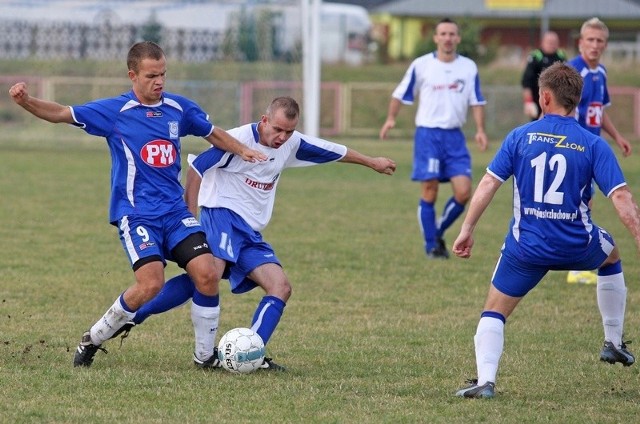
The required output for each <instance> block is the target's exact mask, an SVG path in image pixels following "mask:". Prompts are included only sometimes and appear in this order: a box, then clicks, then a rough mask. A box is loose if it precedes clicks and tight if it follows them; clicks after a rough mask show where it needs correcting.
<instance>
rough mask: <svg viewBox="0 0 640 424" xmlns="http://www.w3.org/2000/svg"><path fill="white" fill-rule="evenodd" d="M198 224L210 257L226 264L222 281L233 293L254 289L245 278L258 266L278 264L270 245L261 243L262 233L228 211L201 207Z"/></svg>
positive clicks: (255, 285)
mask: <svg viewBox="0 0 640 424" xmlns="http://www.w3.org/2000/svg"><path fill="white" fill-rule="evenodd" d="M200 222H202V227H203V228H204V230H205V233H206V234H207V241H208V242H209V246H210V247H211V252H212V253H213V256H215V257H217V258H220V259H224V260H225V261H227V269H226V270H225V272H224V275H223V278H228V279H229V283H230V284H231V291H232V292H233V293H236V294H237V293H244V292H247V291H249V290H252V289H254V288H255V287H257V284H256V283H255V282H254V281H253V280H251V279H250V278H248V277H247V276H248V275H249V274H250V273H251V271H253V270H254V269H256V268H257V267H258V266H260V265H263V264H267V263H274V264H278V265H280V261H279V260H278V258H277V257H276V254H275V252H274V251H273V248H272V247H271V245H270V244H269V243H267V242H265V241H263V240H262V234H260V233H259V232H258V231H255V230H254V229H253V228H251V227H250V226H249V224H247V222H246V221H245V220H244V219H242V218H241V217H240V216H239V215H238V214H236V213H235V212H233V211H232V210H230V209H226V208H202V209H201V210H200ZM280 266H282V265H280Z"/></svg>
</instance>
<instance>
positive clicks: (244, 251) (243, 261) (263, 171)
mask: <svg viewBox="0 0 640 424" xmlns="http://www.w3.org/2000/svg"><path fill="white" fill-rule="evenodd" d="M299 114H300V111H299V107H298V104H297V102H296V101H295V100H294V99H292V98H290V97H278V98H276V99H274V100H273V101H272V103H271V104H270V105H269V107H268V108H267V111H266V113H265V114H264V115H263V116H262V118H261V120H260V121H259V122H256V123H252V124H247V125H243V126H241V127H238V128H234V129H232V130H229V133H230V134H231V135H233V136H234V137H235V138H237V139H238V140H239V141H240V142H241V143H243V144H244V145H246V146H247V147H251V148H254V149H256V150H258V151H259V152H261V153H263V154H264V155H265V156H266V157H267V158H268V159H267V160H266V161H265V162H263V163H260V164H257V165H253V164H247V163H246V162H244V161H242V160H241V159H240V158H238V157H236V156H235V155H233V154H230V153H227V152H224V151H222V150H219V149H216V148H211V149H209V150H207V151H205V152H203V153H201V154H200V155H198V157H197V158H190V164H191V167H190V169H189V171H188V174H187V189H186V190H187V191H186V198H187V204H188V205H189V209H190V210H191V211H192V212H193V213H194V214H195V213H196V211H197V207H198V206H200V207H201V209H200V220H201V222H202V226H203V228H204V229H205V232H206V234H207V239H208V241H209V245H210V247H211V250H212V252H213V255H214V257H215V262H216V271H217V274H216V278H217V279H218V280H219V279H221V278H227V279H229V283H230V284H231V291H232V292H233V293H236V294H239V293H245V292H247V291H249V290H252V289H253V288H255V287H257V286H259V287H261V288H262V289H263V290H264V291H265V296H264V297H263V298H262V300H261V301H260V303H259V305H258V307H257V309H256V311H255V314H254V316H253V319H252V321H251V325H252V329H253V330H254V331H256V332H257V333H258V334H259V335H260V337H262V339H263V341H264V343H265V344H266V343H267V342H268V341H269V339H270V338H271V335H272V334H273V332H274V331H275V329H276V326H277V325H278V323H279V322H280V318H281V316H282V314H283V312H284V308H285V305H286V302H287V301H288V300H289V297H290V296H291V284H290V282H289V280H288V278H287V276H286V274H285V273H284V271H283V269H282V266H281V265H280V261H279V260H278V258H277V257H276V255H275V252H274V250H273V248H272V247H271V245H269V243H267V242H266V241H264V240H263V238H262V234H261V233H260V232H261V231H262V230H263V229H264V228H265V227H266V226H267V224H268V223H269V220H270V219H271V214H272V212H273V204H274V201H275V196H276V189H277V187H278V183H279V181H280V176H281V174H282V171H283V170H284V169H286V168H292V167H303V166H312V165H320V164H323V163H330V162H343V163H355V164H359V165H363V166H366V167H368V168H371V169H373V170H374V171H377V172H379V173H382V174H387V175H391V174H393V172H394V171H395V169H396V164H395V162H394V161H393V160H391V159H388V158H384V157H369V156H366V155H363V154H361V153H359V152H357V151H355V150H353V149H350V148H347V147H346V146H343V145H341V144H336V143H333V142H330V141H327V140H323V139H321V138H317V137H311V136H308V135H304V134H301V133H300V132H298V131H296V126H297V124H298V119H299ZM223 270H224V273H223ZM192 293H193V283H191V282H190V279H189V278H188V276H186V275H184V274H183V275H179V276H177V277H175V278H174V279H171V280H169V281H167V284H165V286H164V287H163V289H162V291H161V292H160V293H159V294H158V295H157V296H156V297H155V298H154V299H152V300H151V301H150V302H149V303H147V304H146V305H144V306H143V307H142V308H140V310H139V311H138V313H137V314H136V316H135V318H134V319H133V321H132V322H131V323H129V324H128V325H127V328H126V330H129V329H131V328H132V327H133V325H135V324H139V323H141V322H142V321H144V320H145V319H146V318H147V317H148V316H150V315H153V314H158V313H161V312H164V311H167V310H169V309H171V308H174V307H176V306H180V305H182V304H183V303H185V302H186V301H188V300H189V298H191V296H192ZM126 334H127V333H125V335H126ZM262 368H265V369H270V370H284V367H282V366H280V365H278V364H276V363H275V362H273V361H272V360H271V359H270V358H266V360H265V362H264V363H263V366H262Z"/></svg>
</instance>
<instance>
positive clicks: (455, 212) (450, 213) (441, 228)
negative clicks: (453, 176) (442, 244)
mask: <svg viewBox="0 0 640 424" xmlns="http://www.w3.org/2000/svg"><path fill="white" fill-rule="evenodd" d="M462 212H464V205H462V204H460V203H458V202H456V199H455V198H454V197H453V196H452V197H451V198H450V199H449V200H448V201H447V204H446V205H444V209H443V210H442V216H441V217H440V219H439V220H438V231H437V232H436V237H438V238H442V235H443V234H444V232H445V231H447V228H449V227H450V226H451V224H453V223H454V222H455V220H456V219H458V217H459V216H460V215H461V214H462Z"/></svg>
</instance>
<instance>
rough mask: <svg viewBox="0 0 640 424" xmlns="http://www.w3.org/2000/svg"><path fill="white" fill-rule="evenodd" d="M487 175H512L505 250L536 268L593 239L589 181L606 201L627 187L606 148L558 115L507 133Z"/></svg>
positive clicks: (563, 258) (564, 257)
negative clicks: (511, 216)
mask: <svg viewBox="0 0 640 424" xmlns="http://www.w3.org/2000/svg"><path fill="white" fill-rule="evenodd" d="M487 172H489V173H490V174H491V175H493V176H494V177H496V178H498V179H499V180H500V181H506V180H507V179H508V178H509V177H511V176H513V218H512V220H511V222H510V224H509V232H508V233H507V237H506V240H505V249H509V250H510V251H511V252H512V253H514V254H515V255H517V256H518V257H520V258H523V259H525V260H528V261H530V262H531V263H536V264H544V263H553V262H554V261H557V262H563V261H566V260H567V259H570V258H572V255H573V253H574V252H575V250H576V248H578V247H579V246H582V247H584V246H586V245H587V244H588V243H590V242H591V241H592V238H593V237H592V236H593V234H594V233H593V232H594V231H595V229H594V226H593V224H592V222H591V211H590V210H589V206H588V205H589V200H590V199H591V196H592V193H591V191H592V190H591V181H592V180H594V181H595V182H596V184H597V185H598V187H599V188H600V190H601V191H602V192H603V193H604V195H605V196H607V197H608V196H610V195H611V193H612V192H613V191H614V190H615V189H617V188H618V187H621V186H624V185H626V182H625V179H624V176H623V173H622V170H621V168H620V165H619V164H618V161H617V159H616V157H615V155H614V153H613V150H612V149H611V147H610V146H609V144H608V143H607V142H606V141H605V140H604V139H602V138H600V137H599V136H596V135H593V134H592V133H590V132H588V131H586V130H585V129H584V128H582V127H580V125H579V124H578V123H577V122H576V120H575V119H574V118H573V117H564V116H558V115H546V116H544V118H542V119H540V120H538V121H534V122H531V123H528V124H525V125H523V126H521V127H518V128H516V129H514V130H513V131H511V133H509V135H507V137H506V138H505V139H504V141H503V143H502V145H501V147H500V149H499V150H498V152H497V153H496V156H495V157H494V159H493V160H492V161H491V163H490V164H489V166H488V167H487Z"/></svg>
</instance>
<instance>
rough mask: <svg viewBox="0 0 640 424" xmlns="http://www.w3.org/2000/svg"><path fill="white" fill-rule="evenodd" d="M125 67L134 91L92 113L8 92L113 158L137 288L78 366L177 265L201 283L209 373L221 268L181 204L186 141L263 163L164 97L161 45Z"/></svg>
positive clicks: (138, 50)
mask: <svg viewBox="0 0 640 424" xmlns="http://www.w3.org/2000/svg"><path fill="white" fill-rule="evenodd" d="M127 67H128V69H129V72H128V75H129V78H130V79H131V82H132V85H133V87H132V90H131V91H130V92H128V93H124V94H122V95H121V96H118V97H114V98H109V99H99V100H95V101H92V102H89V103H87V104H84V105H77V106H64V105H61V104H59V103H56V102H52V101H46V100H41V99H38V98H35V97H32V96H30V95H29V93H28V91H27V86H26V84H25V83H22V82H20V83H17V84H15V85H14V86H13V87H11V89H10V90H9V94H10V95H11V97H12V98H13V100H14V101H15V102H16V103H17V104H18V105H20V106H22V107H23V108H24V109H25V110H27V111H28V112H30V113H32V114H33V115H35V116H37V117H38V118H41V119H44V120H46V121H49V122H53V123H67V124H73V125H75V126H77V127H79V128H82V129H84V130H85V131H86V132H87V133H89V134H92V135H97V136H102V137H104V138H105V139H106V141H107V145H108V146H109V150H110V152H111V158H112V171H111V202H110V211H109V221H110V222H111V224H113V225H114V226H117V227H118V230H119V235H120V240H121V242H122V246H123V248H124V250H125V253H126V254H127V256H128V259H129V262H130V264H131V267H132V269H133V272H134V275H135V280H136V283H135V284H134V285H132V286H131V287H129V288H128V289H127V290H125V291H124V292H123V293H122V294H121V295H120V296H118V298H117V299H116V300H115V302H114V303H113V305H112V306H111V307H110V308H109V309H108V310H107V312H106V313H105V314H104V315H103V316H102V318H100V319H99V320H98V321H97V322H96V323H95V324H94V325H93V326H92V327H91V328H90V329H89V330H88V331H86V332H85V333H84V334H83V336H82V339H81V341H80V344H79V345H78V348H77V349H76V352H75V354H74V359H73V364H74V366H85V367H88V366H90V365H91V364H92V363H93V358H94V356H95V354H96V352H97V351H98V350H103V351H105V350H104V348H103V347H101V346H102V343H104V342H105V341H106V340H108V339H109V338H111V337H112V336H113V334H114V333H116V332H117V331H118V330H119V329H120V328H121V327H122V326H123V325H124V324H126V323H127V321H129V320H130V319H132V318H133V316H134V315H135V311H136V310H137V309H138V308H140V306H142V305H143V304H144V303H145V302H146V301H148V300H149V299H151V298H152V297H153V296H154V295H155V294H156V293H158V292H159V291H160V288H161V287H162V285H163V284H164V266H165V264H166V261H167V260H171V261H175V262H176V263H177V264H178V265H179V266H180V267H182V268H184V269H185V270H186V272H187V273H188V274H189V275H190V276H191V278H192V279H193V281H194V283H195V288H196V289H195V295H194V302H193V306H192V308H191V315H192V321H193V325H194V331H195V338H196V341H195V351H194V361H196V364H199V365H206V364H207V363H210V362H211V360H212V358H213V353H214V350H213V348H214V342H215V337H216V330H217V327H218V317H219V311H220V306H219V297H218V281H217V280H215V279H213V276H214V275H215V270H214V266H215V265H214V260H213V256H212V255H211V250H209V248H208V246H207V243H206V237H205V235H204V232H203V230H202V228H201V226H200V224H199V223H198V221H197V220H196V219H195V217H194V216H193V214H191V213H190V212H189V210H188V208H187V205H186V204H185V202H184V199H183V197H182V195H183V192H184V190H183V188H182V186H181V184H180V137H182V136H186V135H195V136H201V137H203V138H205V139H206V140H207V141H208V142H209V143H211V144H212V145H215V146H217V147H220V148H222V149H226V150H229V151H232V152H234V154H236V155H238V157H240V158H241V159H239V160H248V161H254V160H256V159H259V160H262V159H264V156H263V155H262V154H261V153H259V152H257V151H255V150H253V149H252V148H251V146H249V147H248V146H245V145H242V144H240V143H238V141H237V140H235V139H234V138H233V137H231V136H229V134H227V133H226V132H225V131H223V130H221V129H219V128H217V127H214V126H213V124H211V122H209V120H208V115H207V114H206V113H205V112H204V111H202V110H201V109H200V107H199V106H198V105H196V104H195V103H194V102H192V101H190V100H188V99H186V98H184V97H182V96H178V95H174V94H170V93H165V92H164V82H165V74H166V58H165V55H164V52H163V51H162V49H161V48H160V46H158V45H157V44H155V43H152V42H140V43H136V44H134V45H133V46H132V47H131V49H129V53H128V56H127ZM105 352H106V351H105Z"/></svg>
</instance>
